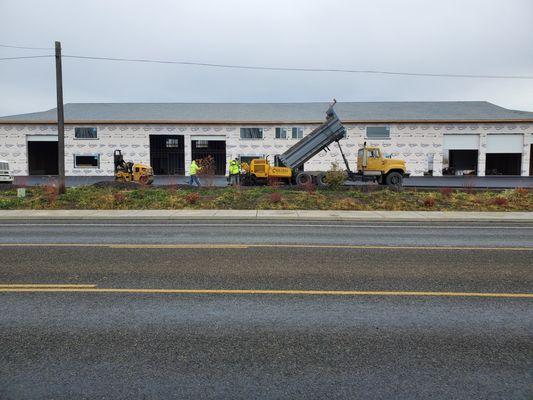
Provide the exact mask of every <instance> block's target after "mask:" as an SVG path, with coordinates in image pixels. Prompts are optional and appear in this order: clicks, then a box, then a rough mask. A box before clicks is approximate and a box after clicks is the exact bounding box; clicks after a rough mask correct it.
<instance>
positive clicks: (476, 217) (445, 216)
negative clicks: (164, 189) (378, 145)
mask: <svg viewBox="0 0 533 400" xmlns="http://www.w3.org/2000/svg"><path fill="white" fill-rule="evenodd" d="M15 219H16V220H39V219H41V220H50V219H61V220H65V219H68V220H113V219H119V220H139V219H147V220H187V221H188V220H232V219H233V220H288V221H289V220H291V221H421V222H422V221H513V222H533V212H525V211H524V212H460V211H448V212H444V211H315V210H1V211H0V220H15Z"/></svg>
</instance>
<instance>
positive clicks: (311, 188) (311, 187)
mask: <svg viewBox="0 0 533 400" xmlns="http://www.w3.org/2000/svg"><path fill="white" fill-rule="evenodd" d="M301 188H302V189H303V190H305V191H306V192H307V193H308V194H314V193H315V192H316V184H314V183H313V182H312V181H309V182H307V183H306V184H305V185H301Z"/></svg>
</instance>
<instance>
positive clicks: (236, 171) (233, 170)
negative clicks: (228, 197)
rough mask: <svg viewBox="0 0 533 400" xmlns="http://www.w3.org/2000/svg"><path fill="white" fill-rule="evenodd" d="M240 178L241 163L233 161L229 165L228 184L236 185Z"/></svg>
mask: <svg viewBox="0 0 533 400" xmlns="http://www.w3.org/2000/svg"><path fill="white" fill-rule="evenodd" d="M240 177H241V163H240V162H239V161H238V160H237V158H235V159H233V160H231V161H230V163H229V184H230V185H238V184H239V183H240Z"/></svg>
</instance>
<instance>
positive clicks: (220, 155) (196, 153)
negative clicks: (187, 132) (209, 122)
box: [191, 135, 226, 175]
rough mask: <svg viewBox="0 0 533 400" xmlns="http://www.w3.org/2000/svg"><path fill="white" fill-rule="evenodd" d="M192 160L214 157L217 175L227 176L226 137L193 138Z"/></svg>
mask: <svg viewBox="0 0 533 400" xmlns="http://www.w3.org/2000/svg"><path fill="white" fill-rule="evenodd" d="M191 144H192V146H191V150H192V159H193V160H198V159H203V158H206V157H208V156H211V157H213V159H214V164H215V175H225V174H226V137H225V136H214V135H212V136H211V135H209V136H208V135H206V136H192V137H191Z"/></svg>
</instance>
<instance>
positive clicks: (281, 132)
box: [276, 128, 287, 139]
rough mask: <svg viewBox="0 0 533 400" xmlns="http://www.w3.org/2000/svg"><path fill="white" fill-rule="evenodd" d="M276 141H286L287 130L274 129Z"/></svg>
mask: <svg viewBox="0 0 533 400" xmlns="http://www.w3.org/2000/svg"><path fill="white" fill-rule="evenodd" d="M276 139H287V128H276Z"/></svg>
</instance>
